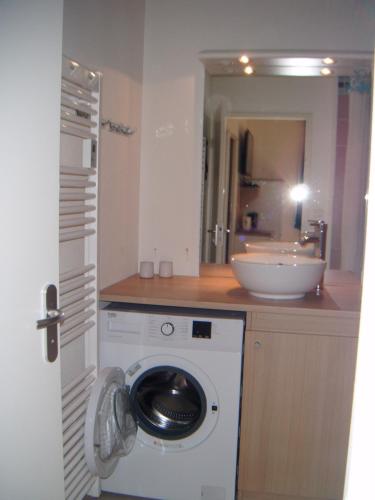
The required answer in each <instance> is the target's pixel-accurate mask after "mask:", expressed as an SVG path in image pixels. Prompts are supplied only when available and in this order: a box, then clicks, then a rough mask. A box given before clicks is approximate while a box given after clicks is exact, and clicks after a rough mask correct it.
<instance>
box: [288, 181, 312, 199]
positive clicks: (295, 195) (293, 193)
mask: <svg viewBox="0 0 375 500" xmlns="http://www.w3.org/2000/svg"><path fill="white" fill-rule="evenodd" d="M309 194H310V189H309V187H308V186H307V185H306V184H296V185H295V186H293V187H292V188H291V189H290V191H289V196H290V198H291V199H292V200H293V201H297V202H301V201H304V200H306V199H307V198H308V197H309Z"/></svg>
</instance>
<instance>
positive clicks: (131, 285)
mask: <svg viewBox="0 0 375 500" xmlns="http://www.w3.org/2000/svg"><path fill="white" fill-rule="evenodd" d="M360 298H361V287H360V284H359V283H358V281H357V280H356V279H355V277H354V276H353V274H352V273H341V272H339V271H328V272H327V273H326V275H325V287H324V290H323V291H322V293H321V295H320V296H317V295H316V294H315V293H314V292H310V293H308V294H306V296H305V297H304V298H303V299H298V300H284V301H283V300H265V299H257V298H255V297H253V296H251V295H250V294H249V293H248V292H247V291H246V290H245V289H244V288H242V287H241V286H240V285H239V283H238V281H237V280H235V279H234V277H233V275H232V272H231V269H230V266H216V265H215V266H212V265H211V266H210V265H205V266H202V267H201V276H200V277H191V276H173V277H172V278H159V276H154V277H153V278H151V279H144V278H140V277H139V275H138V274H135V275H133V276H130V277H129V278H126V279H124V280H122V281H119V282H118V283H115V284H113V285H111V286H109V287H107V288H105V289H103V290H102V291H101V293H100V300H102V301H110V302H128V303H132V304H154V305H168V306H179V307H200V308H208V309H231V310H238V311H246V312H251V311H270V310H271V309H272V311H274V312H281V311H285V310H286V309H287V310H289V311H291V310H293V311H295V312H297V311H300V312H301V313H303V311H305V312H309V313H312V312H313V311H320V314H322V313H323V314H324V315H327V316H331V315H335V316H337V315H338V313H339V315H340V316H341V315H344V316H348V317H359V311H360ZM285 312H287V311H285Z"/></svg>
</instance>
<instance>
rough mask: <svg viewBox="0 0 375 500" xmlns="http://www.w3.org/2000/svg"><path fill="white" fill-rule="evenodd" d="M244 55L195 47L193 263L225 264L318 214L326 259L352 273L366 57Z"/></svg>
mask: <svg viewBox="0 0 375 500" xmlns="http://www.w3.org/2000/svg"><path fill="white" fill-rule="evenodd" d="M246 55H248V56H250V57H249V59H250V61H246V60H245V61H244V62H241V61H240V60H239V59H240V54H225V53H221V54H210V53H207V54H203V55H202V61H203V63H204V65H205V71H206V80H205V82H206V84H205V106H204V146H205V164H204V189H203V203H202V213H201V214H202V217H201V261H202V262H205V263H217V264H224V263H227V262H228V261H229V259H230V255H231V254H233V253H240V252H245V243H246V242H251V241H252V240H256V239H263V240H264V239H265V240H270V239H273V240H279V241H297V240H299V239H300V237H301V233H302V232H303V231H306V230H309V229H311V228H310V227H309V221H311V220H317V219H323V220H325V222H327V224H328V238H327V256H326V258H327V261H328V265H329V267H330V268H332V269H342V270H347V271H353V272H355V273H356V274H358V275H360V273H361V268H362V257H363V255H362V254H363V240H364V233H365V212H366V200H365V195H366V191H367V177H368V153H369V133H370V88H371V85H370V83H371V74H370V71H371V64H372V57H371V55H370V54H349V55H348V54H347V55H343V54H330V58H327V57H326V54H301V55H299V56H298V57H297V56H296V55H295V54H294V55H293V56H290V57H288V56H287V55H285V54H283V55H282V56H281V55H279V54H276V53H273V54H270V53H269V54H264V53H263V54H246ZM246 68H248V69H246ZM246 72H247V74H246Z"/></svg>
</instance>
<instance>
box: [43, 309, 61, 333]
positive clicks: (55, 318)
mask: <svg viewBox="0 0 375 500" xmlns="http://www.w3.org/2000/svg"><path fill="white" fill-rule="evenodd" d="M63 321H64V313H63V312H62V311H61V310H60V309H50V310H49V311H47V317H46V318H44V319H38V321H37V322H36V327H37V329H38V330H41V329H42V328H48V327H49V326H52V325H59V324H60V323H62V322H63Z"/></svg>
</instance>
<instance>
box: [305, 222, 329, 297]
mask: <svg viewBox="0 0 375 500" xmlns="http://www.w3.org/2000/svg"><path fill="white" fill-rule="evenodd" d="M309 224H310V226H311V227H313V228H314V231H305V232H304V233H303V236H302V238H301V239H300V241H299V243H300V245H302V246H304V245H306V244H307V243H314V245H315V249H316V250H318V257H319V259H322V260H325V259H326V244H327V224H326V223H325V222H324V220H309ZM322 289H323V277H322V279H321V281H320V283H319V284H318V285H317V286H316V294H317V295H319V294H320V291H321V290H322Z"/></svg>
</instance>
